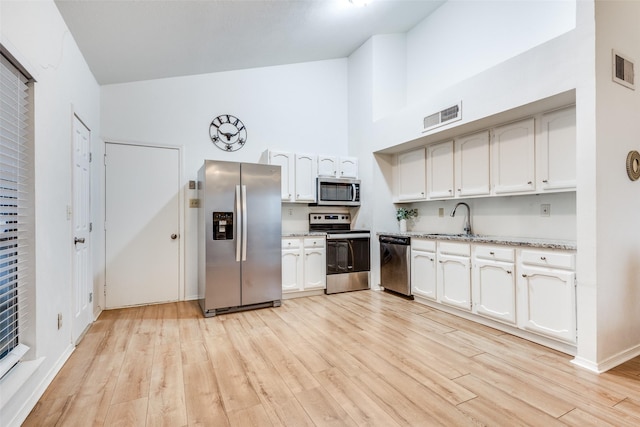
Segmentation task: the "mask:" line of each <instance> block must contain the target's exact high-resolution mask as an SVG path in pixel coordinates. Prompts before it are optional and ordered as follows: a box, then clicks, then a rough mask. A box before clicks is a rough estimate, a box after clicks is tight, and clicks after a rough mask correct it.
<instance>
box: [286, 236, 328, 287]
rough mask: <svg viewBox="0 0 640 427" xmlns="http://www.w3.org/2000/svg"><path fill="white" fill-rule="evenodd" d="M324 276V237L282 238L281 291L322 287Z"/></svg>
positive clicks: (325, 281) (324, 284) (325, 280)
mask: <svg viewBox="0 0 640 427" xmlns="http://www.w3.org/2000/svg"><path fill="white" fill-rule="evenodd" d="M326 277H327V276H326V243H325V238H324V237H305V238H300V237H288V238H284V239H282V293H290V292H301V291H309V290H315V289H324V288H326V286H327V278H326Z"/></svg>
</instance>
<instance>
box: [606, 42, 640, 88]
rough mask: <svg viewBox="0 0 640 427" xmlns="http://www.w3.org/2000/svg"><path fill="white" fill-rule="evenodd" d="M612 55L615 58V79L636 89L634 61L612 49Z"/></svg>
mask: <svg viewBox="0 0 640 427" xmlns="http://www.w3.org/2000/svg"><path fill="white" fill-rule="evenodd" d="M611 56H612V59H613V81H614V82H616V83H620V84H621V85H622V86H626V87H628V88H629V89H633V90H635V88H636V85H635V83H634V75H633V61H632V60H631V59H629V58H628V57H627V56H625V55H623V54H621V53H620V52H617V51H616V50H612V51H611Z"/></svg>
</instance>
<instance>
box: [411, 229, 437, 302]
mask: <svg viewBox="0 0 640 427" xmlns="http://www.w3.org/2000/svg"><path fill="white" fill-rule="evenodd" d="M436 277H437V274H436V242H435V240H427V239H412V240H411V294H412V295H419V296H421V297H425V298H428V299H430V300H433V301H436V300H437V295H438V294H437V279H436Z"/></svg>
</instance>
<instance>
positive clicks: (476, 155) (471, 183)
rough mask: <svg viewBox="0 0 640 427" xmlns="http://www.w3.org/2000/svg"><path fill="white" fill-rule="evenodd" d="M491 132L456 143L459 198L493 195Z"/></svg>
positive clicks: (456, 173)
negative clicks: (491, 182) (490, 167)
mask: <svg viewBox="0 0 640 427" xmlns="http://www.w3.org/2000/svg"><path fill="white" fill-rule="evenodd" d="M489 164H490V162H489V132H487V131H484V132H479V133H476V134H473V135H467V136H464V137H462V138H458V139H456V141H455V168H454V169H455V176H456V179H455V186H456V195H457V196H458V197H467V196H482V195H487V194H490V193H491V185H490V179H489V176H490V170H489Z"/></svg>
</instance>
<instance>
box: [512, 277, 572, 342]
mask: <svg viewBox="0 0 640 427" xmlns="http://www.w3.org/2000/svg"><path fill="white" fill-rule="evenodd" d="M520 273H521V275H520V277H519V278H518V292H519V294H520V297H519V301H518V326H519V327H520V328H523V329H526V330H529V331H532V332H537V333H540V334H543V335H546V336H548V337H551V338H557V339H560V340H562V341H566V342H569V343H575V342H576V291H575V273H574V272H571V271H561V270H554V269H544V268H536V267H527V266H522V267H521V268H520Z"/></svg>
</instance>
